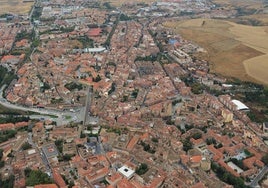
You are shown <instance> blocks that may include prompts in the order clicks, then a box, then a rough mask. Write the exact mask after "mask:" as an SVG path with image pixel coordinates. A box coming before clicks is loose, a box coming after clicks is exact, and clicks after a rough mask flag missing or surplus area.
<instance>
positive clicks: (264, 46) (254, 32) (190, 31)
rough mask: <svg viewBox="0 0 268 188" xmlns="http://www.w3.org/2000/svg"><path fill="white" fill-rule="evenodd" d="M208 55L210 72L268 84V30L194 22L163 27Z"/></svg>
mask: <svg viewBox="0 0 268 188" xmlns="http://www.w3.org/2000/svg"><path fill="white" fill-rule="evenodd" d="M164 25H165V26H166V27H170V28H173V29H174V30H175V32H178V33H180V34H181V35H182V36H183V37H184V38H186V39H188V40H192V41H194V42H196V43H198V44H199V45H201V46H202V47H204V48H205V49H206V50H207V51H208V60H209V61H210V63H211V71H212V72H216V73H220V74H222V75H225V76H227V77H236V78H239V79H241V80H247V81H255V82H261V83H263V84H268V27H267V26H263V27H255V26H246V25H240V24H236V23H233V22H229V21H222V20H212V19H194V20H186V21H180V22H167V23H164Z"/></svg>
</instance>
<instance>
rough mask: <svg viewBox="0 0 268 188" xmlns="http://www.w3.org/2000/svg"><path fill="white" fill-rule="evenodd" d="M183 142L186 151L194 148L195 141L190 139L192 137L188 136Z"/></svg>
mask: <svg viewBox="0 0 268 188" xmlns="http://www.w3.org/2000/svg"><path fill="white" fill-rule="evenodd" d="M182 144H183V150H184V151H186V152H187V151H188V150H190V149H192V148H193V143H192V142H191V141H190V138H189V137H188V138H186V139H185V140H184V141H183V142H182Z"/></svg>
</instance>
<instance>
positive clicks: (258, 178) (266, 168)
mask: <svg viewBox="0 0 268 188" xmlns="http://www.w3.org/2000/svg"><path fill="white" fill-rule="evenodd" d="M267 172H268V166H267V165H266V166H265V167H264V168H263V169H262V170H261V171H260V173H259V174H258V175H257V176H256V177H255V178H254V180H253V181H252V182H251V183H250V187H260V186H259V184H258V182H259V181H260V180H261V179H262V178H263V176H264V175H265V174H266V173H267Z"/></svg>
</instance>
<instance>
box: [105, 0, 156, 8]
mask: <svg viewBox="0 0 268 188" xmlns="http://www.w3.org/2000/svg"><path fill="white" fill-rule="evenodd" d="M101 2H102V3H103V2H110V3H111V5H113V6H115V7H120V6H122V5H123V4H134V3H145V4H151V3H153V2H155V0H134V1H129V0H109V1H107V0H101Z"/></svg>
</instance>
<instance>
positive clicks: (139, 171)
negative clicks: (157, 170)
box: [136, 163, 149, 175]
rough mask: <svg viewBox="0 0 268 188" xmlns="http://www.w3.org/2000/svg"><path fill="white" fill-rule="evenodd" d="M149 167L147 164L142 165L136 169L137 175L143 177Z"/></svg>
mask: <svg viewBox="0 0 268 188" xmlns="http://www.w3.org/2000/svg"><path fill="white" fill-rule="evenodd" d="M148 170H149V169H148V165H147V164H145V163H141V164H140V166H139V167H138V168H137V169H136V173H137V174H138V175H143V174H145V173H146V172H147V171H148Z"/></svg>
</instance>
